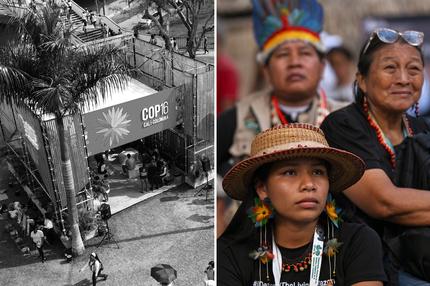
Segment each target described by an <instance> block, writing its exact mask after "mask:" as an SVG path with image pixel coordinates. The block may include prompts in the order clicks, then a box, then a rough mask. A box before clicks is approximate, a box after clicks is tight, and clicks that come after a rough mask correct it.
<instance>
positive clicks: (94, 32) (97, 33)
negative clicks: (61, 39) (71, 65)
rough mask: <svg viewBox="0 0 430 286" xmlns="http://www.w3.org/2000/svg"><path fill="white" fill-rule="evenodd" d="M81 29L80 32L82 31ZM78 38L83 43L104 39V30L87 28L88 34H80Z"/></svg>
mask: <svg viewBox="0 0 430 286" xmlns="http://www.w3.org/2000/svg"><path fill="white" fill-rule="evenodd" d="M81 26H82V25H81ZM81 29H82V28H81ZM81 29H80V30H79V31H82V30H81ZM76 36H77V37H78V38H79V39H80V40H81V41H82V42H91V41H94V40H98V39H103V30H102V29H101V28H88V26H87V32H79V33H78V34H77V35H76Z"/></svg>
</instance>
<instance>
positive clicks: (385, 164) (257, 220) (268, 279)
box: [217, 0, 430, 286]
mask: <svg viewBox="0 0 430 286" xmlns="http://www.w3.org/2000/svg"><path fill="white" fill-rule="evenodd" d="M298 15H300V16H298ZM253 21H254V26H253V27H254V35H255V38H256V41H257V44H258V47H259V53H258V55H257V60H258V63H259V64H260V66H261V68H262V70H263V74H264V76H265V77H266V78H267V79H268V81H269V88H268V89H265V90H263V91H260V92H257V93H255V94H251V95H247V96H245V97H243V98H241V99H240V100H239V101H237V102H236V103H235V104H234V105H233V107H232V108H229V109H226V110H223V112H222V113H220V114H219V116H218V124H217V133H218V136H217V172H218V174H219V175H220V176H223V180H222V189H223V191H224V192H225V193H226V194H227V195H228V197H230V198H232V199H234V200H236V201H240V202H241V204H240V206H239V208H238V209H237V211H236V212H235V214H234V217H233V218H232V220H231V222H230V224H229V225H228V226H227V225H224V226H221V227H222V228H221V231H220V233H218V235H219V239H218V244H217V252H218V254H217V255H218V260H217V261H218V262H217V263H218V276H217V277H218V278H217V285H229V286H232V285H233V286H234V285H302V284H303V283H309V285H322V284H324V285H335V284H336V285H383V284H384V285H401V286H402V285H430V275H429V274H428V273H430V272H429V270H430V269H429V268H430V267H429V265H428V263H427V262H426V261H428V259H429V257H430V253H428V251H427V247H426V246H425V243H424V241H428V237H430V235H429V228H428V226H429V225H430V213H429V209H428V205H429V204H430V201H429V199H430V192H429V193H428V192H426V190H430V185H429V181H428V178H429V177H430V176H429V175H430V174H429V173H428V172H429V169H428V162H429V161H428V160H427V159H428V158H429V156H430V153H429V148H428V142H430V137H429V135H428V134H427V132H428V131H429V130H430V124H429V123H428V121H427V119H425V118H424V117H422V116H420V108H419V99H420V95H421V91H422V88H423V83H424V76H425V75H424V54H423V51H422V46H423V42H424V34H423V33H422V32H420V31H400V32H399V31H396V30H394V29H392V28H390V27H379V28H377V29H375V30H374V31H373V32H372V33H371V34H370V35H369V37H368V38H367V40H366V41H365V42H364V43H363V46H362V48H361V50H360V53H359V57H358V64H357V68H356V70H355V69H354V68H353V64H352V63H353V62H354V57H353V56H352V53H351V52H350V51H349V50H348V49H346V48H345V47H337V48H333V49H330V50H329V51H327V49H326V48H325V46H324V45H323V43H322V41H321V38H320V36H319V35H320V33H321V32H322V27H323V9H322V6H321V5H320V4H319V3H318V2H317V1H316V0H313V1H300V0H298V1H265V0H261V1H259V0H255V1H253ZM327 62H328V63H330V65H331V66H332V68H333V70H334V72H335V74H336V75H337V78H338V80H337V82H336V84H335V89H334V90H332V91H324V90H323V89H322V88H321V80H322V78H323V73H324V69H325V65H326V64H327ZM218 80H222V78H218ZM410 109H412V110H414V112H413V113H414V114H412V115H411V114H410V112H408V111H409V110H410ZM220 134H222V136H220ZM222 201H225V199H222ZM218 220H223V213H222V212H221V213H218ZM224 228H225V230H224ZM223 230H224V231H223ZM292 283H294V284H292ZM303 285H304V284H303Z"/></svg>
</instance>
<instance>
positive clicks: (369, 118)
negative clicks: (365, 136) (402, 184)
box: [363, 98, 413, 169]
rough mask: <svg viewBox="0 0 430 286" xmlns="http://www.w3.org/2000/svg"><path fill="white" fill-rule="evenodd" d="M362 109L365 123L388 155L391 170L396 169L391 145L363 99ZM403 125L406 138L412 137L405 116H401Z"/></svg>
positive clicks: (394, 154) (394, 153)
mask: <svg viewBox="0 0 430 286" xmlns="http://www.w3.org/2000/svg"><path fill="white" fill-rule="evenodd" d="M363 109H364V112H365V113H366V115H367V121H368V122H369V124H370V126H371V127H372V128H373V129H374V130H375V132H376V136H377V138H378V142H379V144H381V146H382V147H383V148H384V149H385V150H386V151H387V152H388V154H389V155H390V163H391V167H392V168H393V169H395V168H396V152H395V151H394V147H392V145H391V143H389V139H388V138H386V137H385V136H384V133H383V132H382V129H381V127H379V125H378V123H377V122H376V120H375V119H374V118H373V116H372V115H371V114H370V111H369V105H368V103H367V100H366V98H364V101H363ZM403 124H404V126H405V128H406V132H407V136H412V135H413V131H412V128H411V127H410V124H409V120H408V118H407V117H406V115H403Z"/></svg>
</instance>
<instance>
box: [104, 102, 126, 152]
mask: <svg viewBox="0 0 430 286" xmlns="http://www.w3.org/2000/svg"><path fill="white" fill-rule="evenodd" d="M127 116H128V114H127V112H125V113H124V114H123V110H122V108H118V109H116V110H115V107H112V109H110V110H108V112H107V113H104V112H103V117H104V119H100V118H97V120H98V121H99V122H100V123H101V124H102V126H103V128H102V129H100V130H99V131H97V133H100V134H103V137H104V139H105V140H106V142H108V141H109V146H112V143H113V141H114V140H116V142H117V143H119V140H120V139H122V138H123V136H124V135H128V133H130V131H129V130H127V127H128V126H129V125H130V122H131V120H128V119H127Z"/></svg>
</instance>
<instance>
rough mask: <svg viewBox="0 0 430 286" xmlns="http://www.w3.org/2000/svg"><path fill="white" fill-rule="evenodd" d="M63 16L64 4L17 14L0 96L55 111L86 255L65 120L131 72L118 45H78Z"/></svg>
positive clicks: (72, 212)
mask: <svg viewBox="0 0 430 286" xmlns="http://www.w3.org/2000/svg"><path fill="white" fill-rule="evenodd" d="M59 14H60V7H59V6H58V5H56V4H55V3H53V2H50V3H48V5H47V6H46V7H40V8H39V7H38V8H37V9H29V10H28V11H27V12H26V13H24V15H23V16H19V15H16V16H14V17H13V18H12V19H13V20H15V22H16V23H17V24H18V27H19V30H18V35H19V39H18V40H17V41H16V42H14V43H11V44H10V45H8V46H5V47H3V48H1V49H0V80H1V82H2V84H1V85H0V92H1V94H0V100H5V101H6V102H11V101H13V102H15V103H16V104H18V105H20V104H25V105H27V106H29V107H30V108H31V109H32V110H33V111H35V112H38V113H42V114H53V115H55V119H56V123H57V130H58V137H59V141H60V150H61V168H62V173H63V178H64V186H65V191H66V195H67V208H68V214H69V215H68V218H69V223H70V226H71V231H72V250H73V253H74V254H75V255H81V254H82V253H83V251H84V250H85V248H84V244H83V242H82V238H81V235H80V231H79V221H78V210H77V206H76V191H75V186H74V182H73V173H72V165H71V161H70V153H69V147H68V145H67V143H66V141H65V130H64V124H63V118H64V117H65V116H67V115H71V114H75V113H76V112H79V108H80V106H82V104H83V103H85V102H86V103H88V102H90V103H97V100H98V96H101V97H102V98H103V99H104V98H105V97H106V96H108V95H109V94H110V92H111V91H113V90H117V89H122V88H123V87H124V86H125V85H126V83H127V81H128V80H129V75H130V73H131V70H129V69H128V67H127V66H126V65H125V64H124V63H123V62H122V61H121V60H118V59H119V55H120V53H121V52H122V51H121V49H119V48H116V47H111V46H107V45H105V46H102V45H100V46H92V47H85V46H81V47H77V46H75V45H73V43H72V40H73V37H72V29H71V27H70V26H68V25H67V24H65V23H64V22H61V19H60V17H59ZM3 79H5V80H7V81H6V82H5V84H3ZM6 83H7V84H6ZM17 84H18V85H17Z"/></svg>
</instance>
